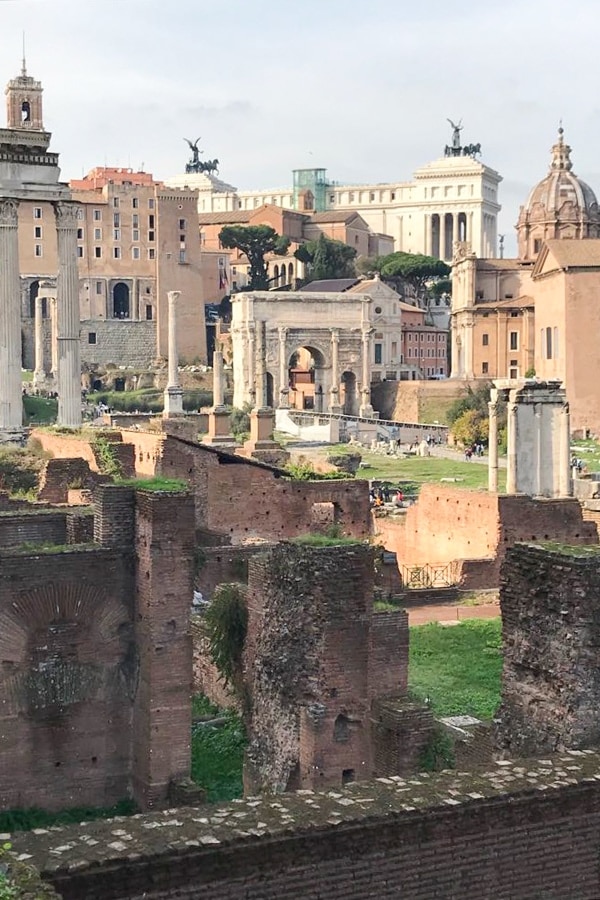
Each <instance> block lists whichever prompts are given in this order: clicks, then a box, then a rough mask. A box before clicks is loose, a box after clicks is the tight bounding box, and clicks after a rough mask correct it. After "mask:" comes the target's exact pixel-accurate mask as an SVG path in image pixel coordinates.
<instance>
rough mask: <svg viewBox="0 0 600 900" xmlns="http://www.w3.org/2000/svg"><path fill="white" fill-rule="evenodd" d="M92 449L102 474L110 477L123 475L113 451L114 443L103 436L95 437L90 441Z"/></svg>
mask: <svg viewBox="0 0 600 900" xmlns="http://www.w3.org/2000/svg"><path fill="white" fill-rule="evenodd" d="M92 450H93V451H94V456H95V457H96V462H97V463H98V468H99V469H100V471H101V473H102V474H103V475H109V476H110V477H111V478H122V477H123V467H122V466H121V462H120V460H119V459H118V457H117V455H116V453H115V448H114V444H111V443H110V442H109V441H107V440H106V438H104V437H97V438H95V439H94V440H93V441H92Z"/></svg>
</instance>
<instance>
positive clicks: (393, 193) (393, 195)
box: [390, 191, 396, 200]
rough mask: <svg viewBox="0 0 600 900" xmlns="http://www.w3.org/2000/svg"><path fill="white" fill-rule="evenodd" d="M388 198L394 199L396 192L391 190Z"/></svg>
mask: <svg viewBox="0 0 600 900" xmlns="http://www.w3.org/2000/svg"><path fill="white" fill-rule="evenodd" d="M390 199H391V200H395V199H396V192H395V191H392V193H391V194H390Z"/></svg>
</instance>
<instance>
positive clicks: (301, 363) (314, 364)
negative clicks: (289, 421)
mask: <svg viewBox="0 0 600 900" xmlns="http://www.w3.org/2000/svg"><path fill="white" fill-rule="evenodd" d="M325 365H326V363H325V357H324V356H323V354H322V353H321V351H320V350H318V349H317V348H316V347H312V346H305V347H297V348H296V349H295V350H294V352H293V353H292V354H291V355H290V357H289V360H288V378H289V381H288V383H289V388H290V394H289V397H290V406H291V407H292V408H294V409H314V410H316V409H317V406H318V405H319V403H320V404H321V407H322V402H323V400H322V398H323V380H324V369H325ZM319 398H320V399H319Z"/></svg>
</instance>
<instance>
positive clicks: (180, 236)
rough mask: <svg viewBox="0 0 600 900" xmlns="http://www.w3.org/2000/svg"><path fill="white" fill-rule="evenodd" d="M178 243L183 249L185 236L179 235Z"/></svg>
mask: <svg viewBox="0 0 600 900" xmlns="http://www.w3.org/2000/svg"><path fill="white" fill-rule="evenodd" d="M179 243H180V244H181V246H182V247H185V234H180V235H179Z"/></svg>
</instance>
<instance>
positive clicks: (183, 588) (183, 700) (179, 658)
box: [132, 490, 194, 808]
mask: <svg viewBox="0 0 600 900" xmlns="http://www.w3.org/2000/svg"><path fill="white" fill-rule="evenodd" d="M135 517H136V528H135V556H136V592H135V606H136V621H135V637H136V646H137V650H138V654H139V660H140V667H139V680H138V688H137V695H136V703H135V707H134V714H133V769H132V781H133V796H134V798H135V799H136V800H137V802H138V803H139V804H140V806H142V807H143V808H147V807H152V806H154V805H155V804H157V803H161V802H164V801H165V800H166V799H167V797H168V793H169V784H170V782H171V781H172V780H173V779H177V778H182V777H185V776H189V772H190V760H191V756H190V754H191V689H192V643H191V634H190V609H191V602H192V594H193V550H194V504H193V499H192V497H191V495H189V494H184V493H173V494H169V493H153V492H151V491H142V490H140V491H137V492H136V508H135Z"/></svg>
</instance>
